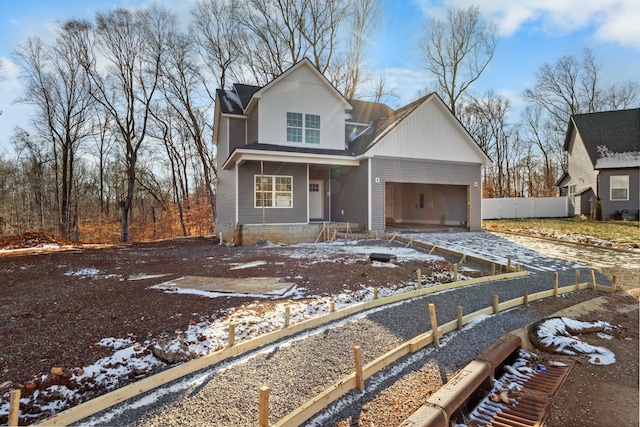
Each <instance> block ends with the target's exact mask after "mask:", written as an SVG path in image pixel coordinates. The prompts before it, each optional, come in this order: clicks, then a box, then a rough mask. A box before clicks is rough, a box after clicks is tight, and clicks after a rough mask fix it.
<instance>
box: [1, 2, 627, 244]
mask: <svg viewBox="0 0 640 427" xmlns="http://www.w3.org/2000/svg"><path fill="white" fill-rule="evenodd" d="M380 13H381V11H380V5H379V4H378V0H334V1H330V2H328V1H325V0H236V1H229V0H199V1H197V2H196V4H195V6H194V8H193V10H192V11H191V16H190V19H189V22H187V23H180V22H179V19H178V17H177V16H176V15H175V14H174V13H172V12H171V11H169V10H167V9H165V8H162V7H160V6H157V5H154V6H151V7H148V8H143V9H135V10H133V9H123V8H118V9H113V10H108V11H104V12H98V13H96V15H95V18H94V19H93V20H92V21H85V20H69V21H66V22H62V23H60V24H59V25H58V26H57V28H56V32H55V37H54V38H53V39H52V40H43V39H42V38H40V37H32V38H30V39H28V40H26V41H25V42H24V43H23V44H21V45H19V46H17V47H16V49H15V52H14V56H13V60H14V61H15V63H16V64H17V66H18V68H19V70H20V75H19V78H20V81H21V82H22V84H23V86H24V94H23V96H22V97H20V99H18V100H17V101H18V102H22V103H26V104H30V105H31V106H32V107H33V111H34V114H33V117H32V120H31V122H30V124H29V125H28V126H26V127H25V128H15V130H14V133H13V136H12V138H11V144H13V147H14V150H15V153H16V154H15V156H14V157H6V156H5V157H0V233H2V234H13V233H16V232H20V231H21V230H23V229H30V230H44V231H49V232H51V231H53V232H56V233H58V234H59V235H60V236H61V237H63V238H67V239H76V240H85V241H86V240H102V241H104V240H109V241H113V240H121V241H124V242H127V241H130V240H131V239H132V238H133V239H135V240H143V239H151V238H163V237H172V236H176V235H183V236H189V235H202V234H211V233H212V232H214V224H213V217H214V216H215V209H216V201H215V179H216V151H215V147H214V146H213V144H212V129H213V122H212V121H213V103H214V100H215V89H216V88H227V87H229V86H230V85H231V84H232V83H235V82H243V83H248V84H256V85H263V84H265V83H267V82H269V81H271V80H272V79H273V78H275V77H277V76H278V75H280V74H281V73H282V72H283V71H284V70H286V69H287V68H288V67H290V66H291V65H292V64H293V63H295V62H297V61H299V60H301V59H302V58H304V57H308V58H309V59H310V60H311V61H312V62H313V63H314V65H315V66H316V67H317V68H318V69H319V70H320V71H322V72H323V73H324V75H325V76H326V77H327V78H328V79H329V81H331V83H332V84H333V85H334V86H335V87H336V88H337V89H338V90H339V91H340V92H341V93H342V94H343V95H344V96H345V97H346V98H348V99H350V98H360V99H369V100H373V101H385V100H389V99H391V97H392V96H393V92H394V90H393V88H389V85H388V83H387V82H386V80H385V78H384V75H374V73H373V72H372V71H371V69H370V68H369V67H368V64H369V62H368V61H367V48H368V40H370V38H371V36H372V34H373V33H374V31H375V29H376V28H377V26H378V25H379V24H380ZM447 35H448V38H447ZM452 35H456V37H452ZM456 44H457V45H456ZM497 45H498V40H497V37H496V33H495V29H494V27H493V26H492V25H491V24H490V23H486V22H485V21H484V20H482V17H481V16H480V14H479V12H478V9H477V8H476V7H473V6H472V7H469V8H468V9H451V10H450V11H449V15H448V16H447V17H446V18H445V19H443V20H434V21H431V22H429V23H427V25H425V30H424V34H423V39H422V41H421V45H420V46H416V49H421V50H422V52H423V54H424V55H423V56H424V65H425V69H426V70H427V72H429V73H430V74H431V75H432V76H433V77H434V81H436V82H437V83H436V84H435V85H434V87H433V88H432V90H436V91H437V92H438V93H439V94H440V95H441V97H442V98H443V99H444V100H445V101H446V102H447V103H448V104H449V106H450V108H451V109H452V110H453V111H454V112H455V114H456V115H457V116H458V117H459V118H460V120H461V122H462V123H463V124H464V125H465V126H466V127H467V128H468V129H469V131H470V132H471V133H472V135H473V136H474V137H475V138H476V140H477V141H478V143H479V144H480V145H481V146H482V148H483V149H484V150H485V151H486V152H487V153H488V154H489V156H490V157H491V158H492V159H493V161H494V162H495V163H494V167H493V168H492V169H490V170H488V171H487V172H486V176H485V191H486V195H487V196H488V197H504V196H512V195H524V196H538V195H550V194H553V193H554V191H555V190H554V186H553V184H554V183H555V180H556V179H557V177H558V176H559V174H560V173H561V171H562V169H563V167H564V160H563V154H562V150H561V147H562V138H563V136H564V132H565V131H566V123H567V120H568V118H569V115H570V114H572V113H578V112H589V111H599V110H603V109H618V108H627V107H629V106H631V105H633V104H634V103H636V102H637V97H638V85H637V83H634V82H627V83H623V84H609V83H607V84H605V83H604V82H602V81H601V79H600V78H599V70H600V67H599V66H598V65H597V63H596V61H595V59H594V58H593V55H592V54H591V52H589V51H585V53H584V55H583V57H582V58H576V57H573V56H568V57H564V58H561V59H560V60H558V62H557V63H556V64H551V65H549V64H545V65H543V66H542V67H541V68H540V69H539V70H538V73H537V74H536V78H537V81H536V85H535V87H532V88H531V89H530V90H527V92H526V93H525V98H526V100H527V102H528V103H529V106H528V107H527V109H526V110H525V113H524V114H523V116H522V117H521V118H520V119H519V120H518V121H511V116H510V115H509V112H510V111H509V110H510V105H509V101H508V100H507V99H506V98H504V97H502V96H500V95H497V94H496V93H494V92H488V93H486V94H483V95H482V96H477V97H475V96H473V95H472V94H471V91H470V87H472V83H473V82H475V81H476V80H477V79H478V78H479V77H480V75H481V74H482V72H483V70H484V69H485V67H486V65H487V64H488V63H489V62H490V60H491V58H492V57H493V53H494V50H495V49H496V46H497ZM478 46H481V47H482V48H479V47H478ZM465 47H466V48H469V47H473V50H472V51H470V52H468V54H466V55H461V56H460V57H456V58H447V55H453V53H454V52H456V54H458V53H459V52H460V49H463V48H465ZM439 61H440V62H439ZM467 61H471V64H473V65H474V66H470V64H469V63H468V62H467ZM0 74H1V70H0ZM451 75H455V76H458V78H457V79H455V78H454V79H450V78H448V77H449V76H451ZM426 83H427V82H425V86H426ZM416 89H418V88H416ZM416 92H418V91H417V90H416ZM417 95H418V93H416V96H417ZM0 120H2V117H0Z"/></svg>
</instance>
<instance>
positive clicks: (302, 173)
mask: <svg viewBox="0 0 640 427" xmlns="http://www.w3.org/2000/svg"><path fill="white" fill-rule="evenodd" d="M238 171H239V173H238V193H239V195H240V196H239V199H238V215H239V217H238V219H239V222H240V224H262V222H263V208H260V207H259V208H256V207H255V201H254V188H255V181H254V176H255V175H260V162H246V163H243V164H242V165H240V166H239V170H238ZM264 174H265V175H286V176H293V207H292V208H264V223H265V224H283V223H306V222H307V198H308V188H307V165H306V164H296V163H275V162H264Z"/></svg>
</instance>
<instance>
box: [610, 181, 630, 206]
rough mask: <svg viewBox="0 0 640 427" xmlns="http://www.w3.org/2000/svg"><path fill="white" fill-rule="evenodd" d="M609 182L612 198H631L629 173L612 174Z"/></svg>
mask: <svg viewBox="0 0 640 427" xmlns="http://www.w3.org/2000/svg"><path fill="white" fill-rule="evenodd" d="M609 183H610V184H611V185H610V188H611V190H610V191H611V195H610V200H629V175H612V176H611V177H610V178H609Z"/></svg>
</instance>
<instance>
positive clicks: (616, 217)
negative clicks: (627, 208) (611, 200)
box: [611, 211, 624, 221]
mask: <svg viewBox="0 0 640 427" xmlns="http://www.w3.org/2000/svg"><path fill="white" fill-rule="evenodd" d="M623 218H624V213H623V212H622V211H615V212H614V213H612V214H611V219H614V220H616V221H622V219H623Z"/></svg>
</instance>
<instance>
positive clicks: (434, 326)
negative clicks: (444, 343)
mask: <svg viewBox="0 0 640 427" xmlns="http://www.w3.org/2000/svg"><path fill="white" fill-rule="evenodd" d="M429 315H430V316H431V329H432V331H433V343H434V344H435V345H436V347H440V333H439V332H438V320H437V319H436V307H435V305H433V304H429Z"/></svg>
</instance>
